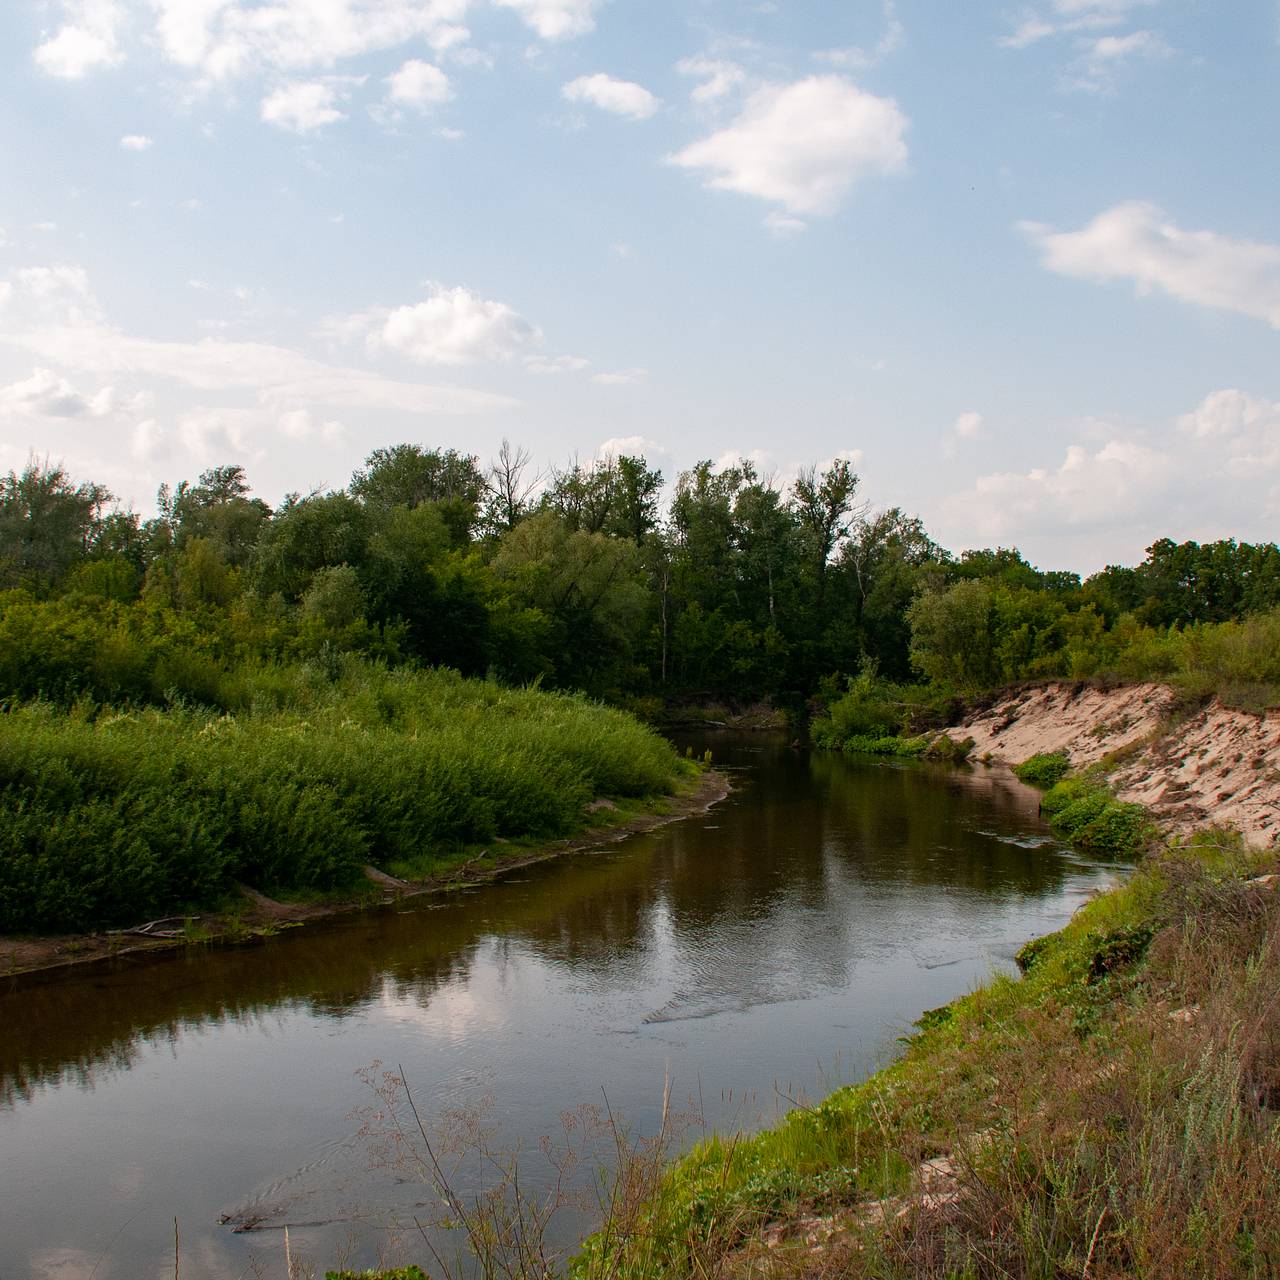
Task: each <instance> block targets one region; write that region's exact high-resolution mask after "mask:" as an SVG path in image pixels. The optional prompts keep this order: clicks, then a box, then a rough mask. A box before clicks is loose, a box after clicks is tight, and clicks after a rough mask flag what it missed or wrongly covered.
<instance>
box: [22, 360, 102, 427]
mask: <svg viewBox="0 0 1280 1280" xmlns="http://www.w3.org/2000/svg"><path fill="white" fill-rule="evenodd" d="M115 407H116V393H115V390H114V389H113V388H112V387H103V388H102V389H101V390H100V391H97V392H95V393H94V394H93V395H88V396H87V395H84V394H83V393H82V392H80V391H77V390H76V388H75V387H73V386H72V385H71V383H70V382H68V381H67V380H66V379H65V378H63V377H60V376H59V375H58V374H56V373H54V372H53V370H52V369H40V368H37V369H33V370H32V372H31V376H30V377H29V378H24V379H22V380H21V381H19V382H14V383H11V384H10V385H9V386H7V387H3V386H0V414H17V415H21V416H22V417H31V418H102V417H106V416H107V415H108V414H109V413H111V412H112V411H113V410H114V409H115Z"/></svg>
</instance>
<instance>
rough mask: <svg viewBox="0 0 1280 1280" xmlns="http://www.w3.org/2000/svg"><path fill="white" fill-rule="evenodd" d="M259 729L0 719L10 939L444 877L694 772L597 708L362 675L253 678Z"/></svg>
mask: <svg viewBox="0 0 1280 1280" xmlns="http://www.w3.org/2000/svg"><path fill="white" fill-rule="evenodd" d="M239 680H240V683H241V686H242V687H241V689H240V697H241V701H242V704H243V705H244V706H245V707H246V710H245V711H243V712H242V713H240V714H237V715H234V716H232V715H222V714H218V713H217V712H215V711H211V710H208V709H203V708H188V707H183V706H180V705H179V706H176V707H173V708H171V709H169V710H158V709H145V710H134V711H128V710H125V711H120V710H114V709H111V708H101V707H95V706H92V705H81V706H79V707H77V708H75V709H73V711H72V712H71V713H70V714H67V713H65V712H62V711H59V710H58V709H56V708H54V707H52V706H49V705H46V704H38V703H37V704H28V705H18V706H14V707H11V708H9V710H8V711H7V713H5V714H3V715H0V798H2V801H3V805H2V808H0V930H3V931H6V932H50V931H60V930H73V931H78V930H84V929H90V928H97V927H101V926H106V925H113V924H121V923H135V922H137V921H138V920H139V919H140V918H144V917H147V916H157V915H164V914H181V913H182V911H183V910H184V909H191V908H199V907H202V906H212V905H217V904H218V903H219V902H220V901H221V900H223V899H224V898H225V897H226V896H227V895H228V894H229V893H231V892H233V891H234V888H235V886H236V884H237V883H247V884H249V885H252V886H253V887H255V888H258V889H260V890H262V891H264V892H266V893H269V894H272V895H276V896H278V895H280V894H282V893H285V894H293V895H299V894H301V895H324V894H328V893H333V892H337V891H344V890H350V889H351V888H352V886H355V885H358V884H359V883H360V882H361V879H362V869H363V867H364V866H365V865H368V864H373V865H375V866H378V867H381V868H390V869H392V870H399V871H400V872H402V873H404V872H406V871H410V872H412V873H414V874H417V875H427V874H430V873H431V872H432V871H433V870H434V869H436V868H438V867H439V865H440V864H441V862H442V860H446V859H448V858H449V857H450V856H451V855H452V854H454V853H455V852H456V851H457V850H459V849H462V848H465V847H467V846H477V845H482V844H484V843H486V842H490V841H493V840H511V839H520V838H522V837H542V838H547V837H555V836H561V835H566V834H569V833H571V832H573V831H574V830H576V829H578V828H580V827H581V825H582V823H583V820H584V814H585V807H586V805H587V803H588V802H589V801H590V800H592V799H593V798H594V797H598V796H611V797H621V798H637V797H653V796H658V795H662V794H666V793H669V792H671V791H672V790H673V789H674V788H675V785H676V782H677V779H678V778H680V777H681V776H682V775H683V774H685V773H689V772H692V771H693V770H694V768H695V766H693V765H692V764H689V763H686V762H683V761H680V760H679V759H678V758H677V757H676V755H675V753H674V751H673V750H672V748H671V747H670V746H669V744H667V743H666V742H665V741H664V740H663V739H661V738H659V737H658V736H657V735H656V734H653V733H652V732H650V731H649V730H647V729H645V728H644V727H643V726H641V725H640V724H638V723H637V722H636V721H635V720H633V719H632V718H631V717H630V716H627V715H625V714H624V713H621V712H617V711H612V710H609V709H607V708H605V707H602V706H600V705H598V704H595V703H592V702H590V701H588V700H586V699H584V698H581V697H577V696H571V695H563V694H551V693H544V692H541V691H538V690H534V689H524V690H513V689H506V688H502V687H500V686H498V685H496V684H491V683H487V682H484V681H469V680H463V679H462V678H461V677H459V676H457V675H455V674H453V673H451V672H447V671H431V672H411V671H405V670H400V671H388V670H385V669H382V668H379V667H376V666H372V665H369V664H365V663H360V662H357V661H354V660H348V661H346V662H345V663H344V664H343V668H342V670H341V672H340V673H339V674H338V675H337V678H336V679H330V678H328V677H327V676H326V675H325V674H324V673H322V672H319V671H316V670H314V669H311V668H307V667H292V668H290V667H281V668H266V669H260V670H256V671H249V672H243V673H241V674H240V676H239Z"/></svg>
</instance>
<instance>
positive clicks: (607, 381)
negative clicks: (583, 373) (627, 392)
mask: <svg viewBox="0 0 1280 1280" xmlns="http://www.w3.org/2000/svg"><path fill="white" fill-rule="evenodd" d="M648 376H649V370H648V369H611V370H609V371H608V372H605V373H597V374H593V375H592V377H591V381H592V382H598V383H599V384H600V385H601V386H602V387H624V386H632V385H634V384H635V383H637V382H643V381H644V380H645V379H646V378H648Z"/></svg>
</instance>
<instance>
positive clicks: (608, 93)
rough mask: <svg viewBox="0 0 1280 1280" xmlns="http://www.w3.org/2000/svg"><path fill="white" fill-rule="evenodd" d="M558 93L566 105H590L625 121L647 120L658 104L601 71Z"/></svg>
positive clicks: (572, 82)
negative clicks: (577, 103)
mask: <svg viewBox="0 0 1280 1280" xmlns="http://www.w3.org/2000/svg"><path fill="white" fill-rule="evenodd" d="M560 92H561V95H562V96H563V97H564V98H566V99H567V100H568V101H569V102H590V103H591V104H592V105H593V106H597V107H599V108H600V110H601V111H608V112H610V113H611V114H613V115H615V116H625V117H626V118H627V119H628V120H647V119H649V117H650V116H651V115H653V113H654V112H655V111H657V109H658V107H659V106H660V105H661V103H660V102H659V100H658V99H657V98H655V97H654V96H653V94H651V93H650V92H649V90H648V89H646V88H644V86H643V85H638V84H635V83H634V82H633V81H631V80H617V79H615V78H614V77H613V76H610V75H606V74H605V73H604V72H603V71H600V72H597V73H596V74H595V75H590V76H579V77H578V78H577V79H576V80H570V81H569V83H568V84H566V85H565V86H564V87H563V88H562V89H561V90H560Z"/></svg>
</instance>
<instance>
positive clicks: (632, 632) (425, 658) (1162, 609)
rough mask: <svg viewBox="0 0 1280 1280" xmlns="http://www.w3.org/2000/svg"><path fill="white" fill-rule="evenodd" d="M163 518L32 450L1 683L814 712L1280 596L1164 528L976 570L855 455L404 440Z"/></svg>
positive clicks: (1271, 554)
mask: <svg viewBox="0 0 1280 1280" xmlns="http://www.w3.org/2000/svg"><path fill="white" fill-rule="evenodd" d="M156 505H157V514H156V515H155V516H154V517H152V518H150V519H146V520H144V519H141V518H139V516H138V515H137V514H136V513H133V512H131V511H127V510H123V509H121V508H120V507H119V506H117V505H116V504H115V503H114V500H113V498H112V496H111V494H110V493H109V492H108V491H107V490H106V489H105V488H104V487H103V486H102V485H99V484H95V483H93V482H88V481H78V480H76V479H74V478H73V477H72V476H70V475H69V474H68V473H67V472H66V470H65V469H64V468H63V467H61V466H58V465H51V464H49V463H40V462H37V461H32V462H31V463H30V464H28V466H27V467H26V468H25V469H24V470H23V471H21V472H16V471H15V472H11V473H10V474H9V475H8V476H7V477H6V478H5V479H4V480H3V481H2V482H0V694H8V695H10V696H20V697H34V696H43V697H48V698H53V699H57V700H63V701H65V700H68V699H74V698H76V697H79V696H89V697H91V698H94V699H97V700H99V701H102V702H121V701H164V700H172V699H173V698H174V697H182V698H186V699H189V700H193V701H197V702H206V703H213V704H217V703H224V704H225V703H226V702H227V699H228V695H227V692H226V688H227V678H226V676H227V672H228V671H232V670H234V669H235V668H236V667H237V666H243V665H245V664H254V663H264V662H280V661H296V660H299V659H306V660H313V661H319V662H326V661H327V662H332V661H334V660H335V658H336V657H337V656H340V655H342V654H344V653H355V654H359V655H363V656H365V657H368V658H372V659H376V660H379V661H382V662H385V663H387V664H391V665H396V664H403V663H410V664H419V665H423V666H448V667H452V668H455V669H456V670H458V671H460V672H461V673H463V674H464V675H471V676H492V677H494V678H496V679H498V680H499V681H501V682H504V683H508V684H527V683H530V682H533V681H540V682H542V683H543V684H545V685H547V686H549V687H556V688H568V689H578V690H583V691H586V692H588V693H590V694H592V695H593V696H596V697H599V698H602V699H606V700H609V701H612V702H615V703H619V704H623V705H632V706H635V707H637V708H638V709H641V710H644V709H647V708H651V707H654V706H656V704H657V702H658V700H662V701H664V702H667V701H671V700H679V699H697V698H706V697H716V698H733V699H738V700H758V699H768V700H771V701H773V702H775V703H776V704H778V705H780V706H783V707H789V708H794V709H800V708H802V707H803V706H804V705H805V704H806V703H808V702H809V701H810V700H812V699H813V698H814V696H815V695H824V694H825V695H827V696H828V700H829V698H830V697H831V696H834V695H835V694H836V693H838V692H840V691H842V690H843V689H844V688H846V687H847V686H848V684H849V682H850V681H854V680H856V679H858V678H862V679H863V680H864V681H865V680H866V679H867V678H868V675H869V674H870V676H871V677H873V678H874V679H876V680H879V681H883V682H890V683H892V682H897V683H909V682H920V681H925V682H928V683H929V684H930V685H931V686H932V687H934V688H937V689H945V690H949V691H953V692H960V693H966V692H973V691H975V690H978V689H982V688H988V687H991V686H993V685H996V684H1000V683H1002V682H1006V681H1011V680H1017V679H1022V678H1027V677H1034V676H1044V675H1066V676H1084V675H1093V674H1097V673H1099V672H1100V671H1106V670H1109V669H1112V668H1122V667H1123V666H1124V663H1125V661H1128V660H1130V659H1132V658H1133V655H1134V654H1135V653H1136V652H1139V651H1141V652H1147V651H1150V652H1151V653H1155V651H1156V649H1159V647H1160V645H1161V644H1164V645H1165V646H1166V648H1167V640H1168V636H1169V635H1170V634H1171V633H1174V632H1176V633H1178V634H1182V633H1187V634H1194V633H1196V630H1197V628H1204V627H1205V626H1213V625H1215V624H1230V623H1236V622H1239V621H1240V620H1241V619H1245V618H1249V617H1251V616H1254V615H1259V614H1265V613H1266V612H1267V611H1269V610H1273V609H1275V608H1276V607H1277V605H1280V548H1277V547H1276V545H1275V544H1272V543H1267V544H1262V545H1251V544H1248V543H1237V542H1235V541H1234V540H1227V541H1220V542H1214V543H1209V544H1203V545H1202V544H1198V543H1195V542H1183V543H1175V542H1173V541H1172V540H1168V539H1164V540H1161V541H1159V542H1156V543H1154V544H1153V545H1152V546H1151V547H1150V548H1149V550H1148V553H1147V556H1146V558H1145V559H1144V560H1143V561H1142V562H1141V563H1140V564H1138V565H1135V566H1131V567H1124V566H1111V567H1108V568H1107V569H1105V570H1103V571H1102V572H1101V573H1097V574H1094V575H1093V576H1091V577H1089V578H1087V579H1083V580H1082V579H1081V577H1080V576H1079V575H1077V574H1074V573H1063V572H1043V571H1041V570H1039V569H1037V568H1036V567H1034V566H1033V565H1031V564H1030V563H1028V562H1027V560H1026V559H1025V558H1024V557H1023V556H1022V555H1021V553H1020V552H1018V551H1017V550H1016V549H1013V548H994V549H987V550H977V551H967V552H964V553H963V554H961V555H958V556H957V555H953V554H952V553H950V552H949V551H947V550H946V549H945V548H943V547H941V546H940V545H939V544H938V543H937V542H935V541H934V540H933V539H932V538H931V537H930V536H929V534H928V532H927V531H926V529H925V527H924V525H923V524H922V522H921V521H920V520H919V519H918V518H917V517H915V516H913V515H910V514H908V513H906V512H904V511H902V510H901V509H899V508H896V507H894V508H889V509H876V508H874V507H872V505H871V504H870V503H869V502H868V501H867V500H866V499H865V498H864V496H863V493H862V488H861V484H860V480H859V477H858V476H857V474H856V473H855V472H854V471H853V469H852V467H851V465H850V464H849V463H848V462H846V461H841V460H837V461H835V462H832V463H831V464H829V465H828V466H826V467H821V468H819V467H811V468H808V469H807V470H805V471H802V472H801V473H800V474H799V475H798V476H797V478H796V479H795V480H794V481H793V482H792V483H791V484H789V485H787V486H782V485H779V484H777V483H776V482H775V481H773V480H772V479H770V478H768V477H764V476H761V474H760V473H759V472H758V471H757V469H756V468H755V467H754V466H753V465H752V464H751V463H749V462H745V461H740V462H737V463H735V464H733V465H729V466H722V467H719V468H717V467H716V466H715V465H713V464H712V463H711V462H706V461H704V462H700V463H698V464H697V465H696V466H694V467H692V468H691V469H689V470H687V471H683V472H681V473H680V474H679V475H678V476H677V477H676V478H675V481H674V484H672V485H670V486H668V485H667V484H666V482H665V480H664V477H663V476H662V474H661V473H660V472H659V471H658V470H656V469H655V468H653V467H651V466H650V465H649V463H648V462H647V461H646V460H645V459H644V458H642V457H634V456H629V455H624V456H619V457H612V458H606V459H603V460H600V461H596V462H591V463H589V464H580V463H573V464H571V465H568V466H566V467H563V468H552V469H550V470H549V471H547V472H539V471H537V470H536V469H535V467H534V463H533V460H532V459H531V457H530V455H529V454H528V452H527V451H525V450H523V449H519V448H514V447H512V446H511V445H509V444H507V443H505V442H504V444H503V446H502V448H501V450H500V451H499V453H498V456H497V457H496V458H494V459H493V460H492V461H491V462H490V463H489V464H488V465H483V464H482V463H481V462H480V461H479V459H478V458H476V457H474V456H471V455H468V454H464V453H460V452H458V451H455V450H452V449H433V448H427V447H423V446H421V445H417V444H399V445H395V446H392V447H388V448H382V449H376V450H374V451H373V452H372V453H371V454H370V455H369V456H368V458H367V459H366V461H365V463H364V465H363V466H362V467H361V468H360V469H359V470H357V471H356V472H355V474H354V475H353V476H352V477H351V480H350V482H349V484H348V485H347V486H346V487H345V488H343V489H337V490H332V491H326V492H314V493H308V494H301V493H298V494H291V495H289V496H288V497H286V498H285V499H284V500H283V501H282V502H281V503H280V504H279V505H278V506H277V507H275V508H274V509H273V508H272V507H271V506H269V505H268V504H267V503H266V502H264V501H263V500H262V499H261V498H259V497H256V496H254V494H253V491H252V489H251V486H250V483H249V480H248V477H247V476H246V475H245V472H244V470H243V469H242V468H241V467H239V466H222V467H215V468H212V469H210V470H208V471H205V472H203V473H202V474H201V475H200V476H199V477H198V478H197V479H196V480H195V481H183V482H180V483H178V484H176V485H174V486H172V487H170V486H165V487H162V488H161V490H160V493H159V495H158V498H157V504H156ZM1144 645H1145V646H1146V649H1145V650H1144V649H1143V646H1144ZM1126 655H1127V657H1126ZM1169 660H1172V659H1169ZM1152 661H1155V659H1152ZM1157 665H1158V663H1157ZM1156 674H1158V672H1156Z"/></svg>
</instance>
